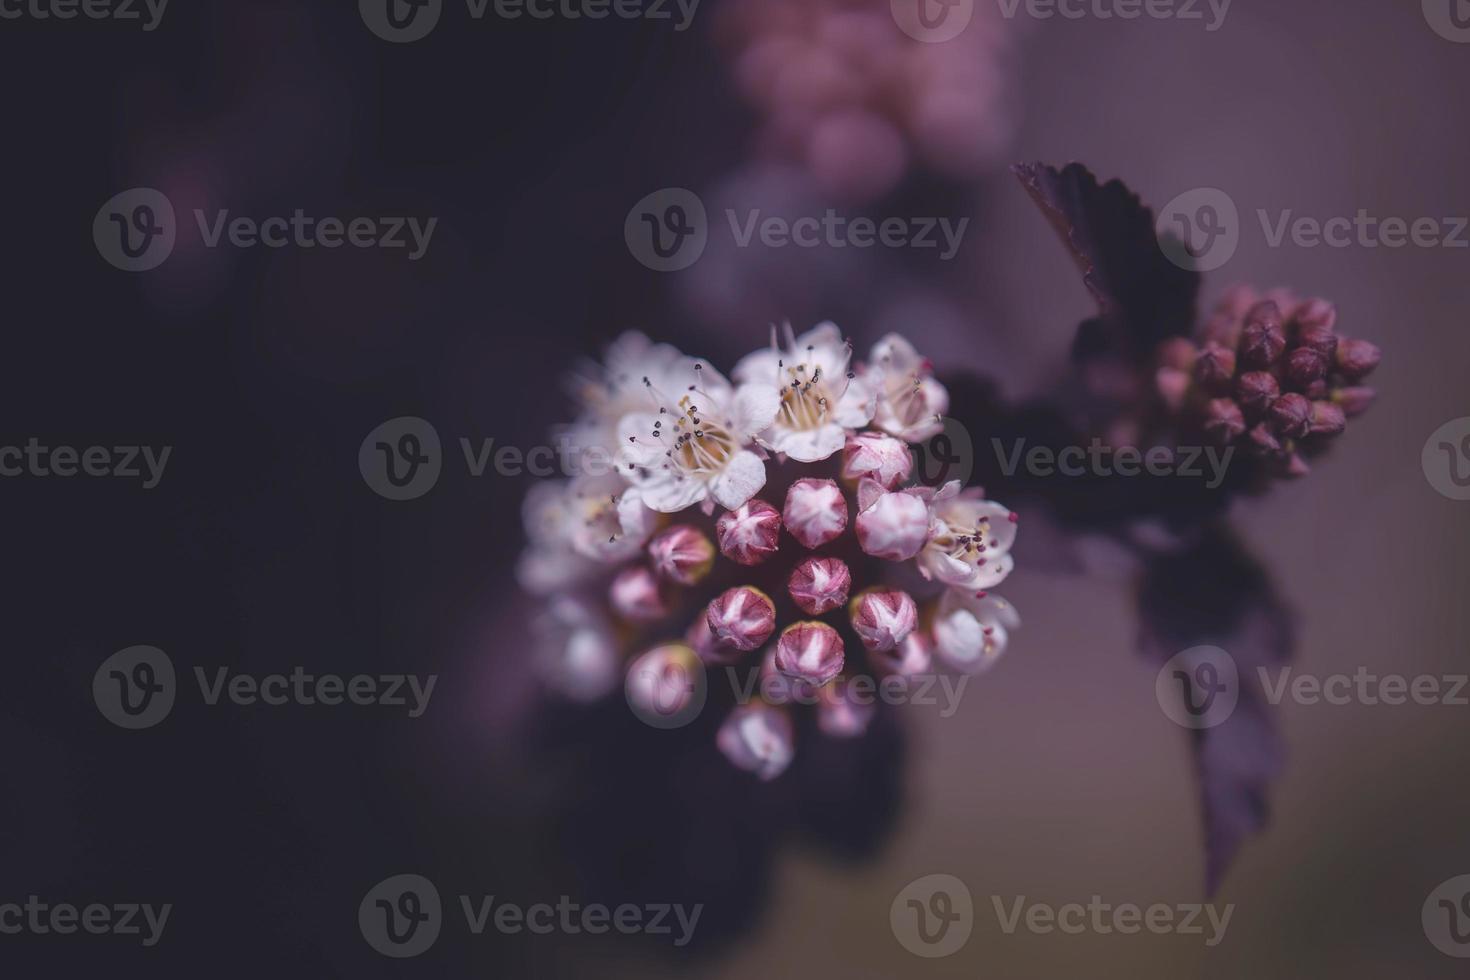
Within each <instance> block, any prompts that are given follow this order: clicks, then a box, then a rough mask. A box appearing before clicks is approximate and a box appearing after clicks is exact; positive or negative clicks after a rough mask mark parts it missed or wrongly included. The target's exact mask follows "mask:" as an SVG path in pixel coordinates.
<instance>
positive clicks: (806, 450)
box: [761, 424, 847, 463]
mask: <svg viewBox="0 0 1470 980" xmlns="http://www.w3.org/2000/svg"><path fill="white" fill-rule="evenodd" d="M761 439H762V440H763V441H764V442H765V443H766V445H768V446H770V447H771V448H772V449H774V450H775V451H776V452H778V453H785V454H786V455H787V456H790V457H791V458H792V459H794V460H797V461H799V462H802V463H815V462H817V461H818V460H823V459H826V458H827V457H828V456H831V455H832V454H833V453H835V452H838V451H839V450H841V449H842V447H843V446H844V445H846V443H847V432H846V430H844V429H843V428H842V426H840V425H835V424H834V425H823V426H820V427H818V428H815V429H787V428H783V427H781V426H774V427H772V428H769V429H767V430H766V431H765V432H763V433H761Z"/></svg>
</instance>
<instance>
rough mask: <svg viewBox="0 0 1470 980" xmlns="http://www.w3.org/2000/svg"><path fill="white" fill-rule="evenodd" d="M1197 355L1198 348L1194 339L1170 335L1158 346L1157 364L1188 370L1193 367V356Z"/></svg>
mask: <svg viewBox="0 0 1470 980" xmlns="http://www.w3.org/2000/svg"><path fill="white" fill-rule="evenodd" d="M1198 356H1199V350H1198V349H1197V348H1196V347H1195V346H1194V341H1192V340H1188V339H1186V338H1184V337H1170V338H1169V339H1168V340H1165V341H1163V342H1162V343H1160V344H1159V347H1158V360H1159V366H1160V367H1167V368H1173V369H1175V370H1176V371H1184V372H1188V371H1189V370H1190V369H1191V368H1193V367H1194V361H1195V358H1196V357H1198Z"/></svg>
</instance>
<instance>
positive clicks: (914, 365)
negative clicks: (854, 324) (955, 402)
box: [867, 333, 949, 442]
mask: <svg viewBox="0 0 1470 980" xmlns="http://www.w3.org/2000/svg"><path fill="white" fill-rule="evenodd" d="M869 363H870V367H869V369H868V372H867V375H868V376H871V378H872V383H873V384H874V385H875V387H876V388H877V390H878V405H877V409H876V411H875V413H874V416H873V421H874V424H876V425H877V426H878V427H879V428H880V429H882V430H883V431H884V432H887V433H889V434H890V435H895V436H898V437H899V438H900V439H904V440H907V441H908V442H923V441H924V440H925V439H928V438H930V437H932V436H936V435H938V434H939V433H940V431H942V430H943V428H944V425H943V423H942V422H941V421H940V420H941V419H942V418H943V416H944V413H945V412H947V411H949V392H948V391H946V390H945V387H944V385H942V384H940V383H939V382H938V381H935V380H934V378H933V376H932V374H931V367H930V364H929V361H928V359H927V358H923V357H920V356H919V353H918V352H917V351H916V350H914V346H913V345H912V344H910V343H909V342H908V341H907V340H905V339H904V338H903V337H901V336H899V335H898V334H896V333H891V334H888V335H887V336H886V337H884V338H883V339H882V340H880V341H878V342H877V343H876V344H874V345H873V351H872V353H871V354H870V355H869Z"/></svg>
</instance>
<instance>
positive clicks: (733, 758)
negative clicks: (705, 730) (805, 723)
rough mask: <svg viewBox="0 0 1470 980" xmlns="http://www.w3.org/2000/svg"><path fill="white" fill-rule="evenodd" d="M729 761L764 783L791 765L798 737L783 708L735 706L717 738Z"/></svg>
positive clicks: (759, 704)
mask: <svg viewBox="0 0 1470 980" xmlns="http://www.w3.org/2000/svg"><path fill="white" fill-rule="evenodd" d="M715 744H716V745H717V746H719V749H720V752H722V753H723V754H724V756H725V758H726V759H729V760H730V762H731V763H732V764H734V765H735V766H737V767H738V768H740V769H744V770H745V771H746V772H753V773H755V774H756V775H757V776H759V777H760V778H761V779H763V780H771V779H775V778H776V777H777V776H779V775H781V773H783V772H785V771H786V767H787V766H789V765H791V759H792V757H793V756H794V755H795V754H796V737H795V735H794V733H793V732H792V728H791V719H790V718H789V717H788V716H787V714H786V712H785V711H784V710H782V709H781V708H773V707H771V706H770V705H768V704H762V703H760V702H754V703H751V704H740V705H736V706H735V708H734V709H733V710H732V711H731V712H730V714H729V715H728V716H727V717H726V718H725V720H724V722H723V723H721V725H720V731H719V733H718V734H717V735H716V736H715Z"/></svg>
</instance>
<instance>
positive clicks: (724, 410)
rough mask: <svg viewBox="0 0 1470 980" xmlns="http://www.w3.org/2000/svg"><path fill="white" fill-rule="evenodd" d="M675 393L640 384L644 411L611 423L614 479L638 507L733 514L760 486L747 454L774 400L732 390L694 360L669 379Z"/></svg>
mask: <svg viewBox="0 0 1470 980" xmlns="http://www.w3.org/2000/svg"><path fill="white" fill-rule="evenodd" d="M670 380H671V381H678V382H680V383H679V387H678V388H677V389H673V390H671V389H669V388H665V387H661V386H660V385H658V384H656V383H655V382H654V381H653V379H652V378H648V379H643V381H644V389H645V396H644V397H645V399H646V404H648V405H649V406H651V407H652V410H649V409H645V410H644V411H640V412H633V413H631V414H628V415H624V416H623V418H622V419H621V421H620V422H619V424H618V444H619V446H620V447H621V460H622V463H621V466H620V467H619V471H620V473H621V474H622V475H623V476H624V477H626V478H627V479H628V481H629V482H630V483H632V484H633V485H634V486H636V487H637V488H638V489H639V491H640V494H641V498H642V501H643V503H645V504H646V505H648V506H649V507H651V508H653V509H654V510H656V511H661V512H663V513H666V514H671V513H674V512H676V511H680V510H683V509H684V508H685V507H688V506H690V505H691V504H701V505H702V507H703V509H704V511H705V513H712V512H713V511H714V505H715V504H716V503H718V504H719V505H720V506H722V507H725V508H726V509H729V510H733V509H735V508H736V507H739V506H740V505H741V504H743V503H745V502H746V501H747V500H749V499H750V498H751V497H753V496H754V495H755V494H756V492H757V491H759V490H760V488H761V487H763V486H765V484H766V465H765V462H764V460H763V458H762V456H760V455H758V454H756V453H755V452H753V451H751V450H750V449H749V448H747V447H749V446H750V445H751V444H752V443H753V442H754V441H755V436H756V433H758V432H760V431H761V430H762V429H764V428H766V427H767V426H769V425H770V424H771V420H772V419H773V418H774V417H775V415H776V409H777V407H778V405H779V399H778V397H777V395H776V389H775V388H773V387H772V386H771V385H769V384H760V383H755V382H751V383H748V384H742V385H741V386H740V387H738V388H736V387H733V386H732V385H731V384H730V382H729V381H727V380H725V378H724V376H723V375H721V374H720V373H719V372H718V371H715V370H714V369H713V368H711V367H709V366H708V365H706V364H704V363H703V362H702V361H696V360H690V361H689V362H688V368H687V374H685V375H684V376H683V377H675V378H671V379H670Z"/></svg>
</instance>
